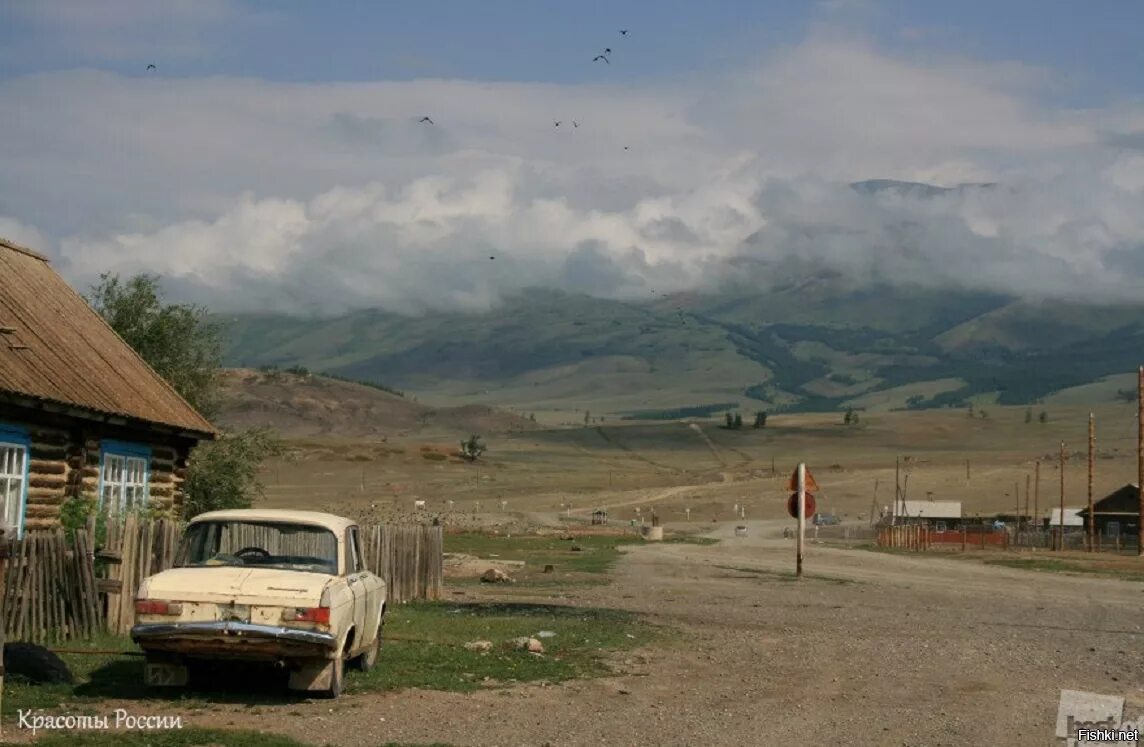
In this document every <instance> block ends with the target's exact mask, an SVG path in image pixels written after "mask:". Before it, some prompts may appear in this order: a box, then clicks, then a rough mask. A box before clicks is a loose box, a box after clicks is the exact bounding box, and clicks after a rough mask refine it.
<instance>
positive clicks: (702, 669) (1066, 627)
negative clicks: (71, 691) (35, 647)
mask: <svg viewBox="0 0 1144 747" xmlns="http://www.w3.org/2000/svg"><path fill="white" fill-rule="evenodd" d="M749 526H750V528H749V534H748V536H747V537H736V536H734V530H733V526H732V525H726V526H721V527H720V528H719V529H718V530H717V531H716V534H717V535H718V536H720V537H721V538H722V539H723V541H722V542H720V543H719V544H716V545H711V546H696V545H678V544H672V545H645V546H638V547H634V548H633V549H632V550H631V551H629V552H628V553H627V555H626V557H625V558H624V559H623V561H622V562H621V563H620V565H619V567H618V568H617V570H616V572H615V581H614V583H612V584H611V585H608V586H604V587H595V588H579V589H575V590H572V589H570V590H569V591H568V593H569V594H570V595H571V597H572V601H571V603H572V604H575V605H591V606H610V607H616V608H623V609H629V610H633V611H637V612H641V613H644V614H646V615H647V617H648V620H649V621H650V622H652V623H655V624H661V625H667V626H670V627H672V628H675V629H677V630H680V631H682V632H683V634H684V637H683V638H682V640H681V641H680V642H678V643H675V644H672V645H670V646H669V648H667V649H665V650H656V651H642V652H635V653H629V654H626V655H623V656H621V657H620V658H619V659H617V661H616V662H615V664H616V667H617V670H618V674H617V676H615V677H611V678H607V679H600V680H592V681H580V682H573V683H569V684H565V685H560V686H542V685H530V686H523V687H518V688H515V689H511V690H500V691H483V692H478V693H475V694H471V695H461V694H455V693H440V692H417V691H408V692H397V693H378V694H368V695H357V696H351V697H348V698H345V700H344V702H343V701H339V703H338V704H337V705H336V706H333V710H331V706H330V705H329V704H328V703H320V702H314V703H308V704H302V705H291V706H290V707H289V708H290V711H291V715H290V716H287V715H286V714H284V713H271V712H263V713H258V714H252V713H249V712H248V711H245V710H244V709H242V708H237V707H236V708H229V707H219V708H218V709H216V710H212V711H211V712H209V713H204V712H202V711H196V712H190V713H188V715H187V719H188V721H189V722H190V723H193V724H195V725H207V724H211V725H218V726H234V727H245V728H257V729H261V730H266V731H273V732H280V733H287V734H291V735H293V736H296V737H299V738H301V739H304V740H307V741H312V742H314V743H316V744H324V743H332V744H339V745H341V744H344V745H351V744H376V743H381V742H384V741H388V740H393V741H399V742H421V743H428V742H437V741H441V742H447V743H450V744H454V745H544V744H549V745H561V746H563V745H650V744H654V745H733V746H734V747H745V746H746V745H762V744H767V745H786V744H790V745H968V744H988V745H1050V744H1054V740H1053V738H1052V732H1053V728H1054V721H1055V715H1056V708H1057V702H1058V698H1059V695H1060V690H1061V689H1062V688H1069V689H1080V690H1090V691H1094V692H1100V693H1108V694H1117V695H1127V696H1130V697H1136V698H1144V630H1142V626H1144V614H1142V612H1144V584H1140V583H1132V582H1127V581H1119V580H1109V579H1097V578H1080V577H1069V576H1062V575H1059V574H1049V573H1037V572H1029V571H1019V570H1012V569H1006V568H997V567H992V566H988V567H987V566H981V565H978V564H974V563H968V562H964V561H957V560H943V559H932V558H918V557H906V556H902V555H889V554H882V553H875V552H869V551H862V550H845V549H833V548H827V547H823V546H817V545H811V546H810V547H808V549H807V553H806V570H807V574H808V575H807V577H806V578H804V579H803V580H801V581H794V580H792V579H790V578H789V576H786V575H782V574H785V573H787V572H789V571H791V570H792V567H793V547H792V544H791V541H790V540H782V539H781V538H780V539H774V538H773V536H774V534H775V528H776V527H775V525H768V524H766V523H764V522H754V523H751V524H750V525H749ZM514 599H517V600H520V599H521V598H520V597H519V596H516V595H514ZM542 601H545V602H550V601H551V599H547V598H545V599H543V600H542ZM140 707H141V704H138V703H136V704H133V705H132V708H133V710H134V711H139V710H140Z"/></svg>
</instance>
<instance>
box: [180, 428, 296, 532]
mask: <svg viewBox="0 0 1144 747" xmlns="http://www.w3.org/2000/svg"><path fill="white" fill-rule="evenodd" d="M281 453H282V444H281V442H280V441H279V440H278V439H277V437H275V436H274V434H273V432H272V431H270V430H269V429H268V428H255V429H252V430H248V431H242V432H240V433H224V434H223V435H221V436H220V437H219V438H218V440H216V441H204V442H202V443H200V444H199V445H198V447H196V448H195V450H194V451H193V452H191V458H190V461H189V462H188V464H187V479H186V481H185V482H184V483H183V495H184V498H183V516H184V517H186V518H190V517H192V516H196V515H198V514H201V513H203V512H204V511H214V510H217V509H223V508H248V507H249V506H250V505H251V504H252V503H253V502H254V500H255V499H256V498H261V497H262V494H263V491H264V487H263V485H262V483H261V482H260V481H259V479H258V469H259V467H260V466H261V465H262V462H263V460H265V459H267V458H269V457H272V456H276V455H278V454H281Z"/></svg>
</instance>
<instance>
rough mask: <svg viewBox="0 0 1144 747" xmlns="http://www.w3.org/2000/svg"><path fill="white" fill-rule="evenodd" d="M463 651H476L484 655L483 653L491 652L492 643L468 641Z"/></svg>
mask: <svg viewBox="0 0 1144 747" xmlns="http://www.w3.org/2000/svg"><path fill="white" fill-rule="evenodd" d="M465 649H466V650H468V651H478V652H480V653H484V652H485V651H492V650H493V642H492V641H469V642H468V643H466V644H465Z"/></svg>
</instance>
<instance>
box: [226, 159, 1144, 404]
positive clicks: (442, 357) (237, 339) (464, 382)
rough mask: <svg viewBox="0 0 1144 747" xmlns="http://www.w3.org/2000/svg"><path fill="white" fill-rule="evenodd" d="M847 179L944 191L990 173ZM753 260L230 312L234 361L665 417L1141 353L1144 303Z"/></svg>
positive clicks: (1010, 380) (453, 394) (1010, 395)
mask: <svg viewBox="0 0 1144 747" xmlns="http://www.w3.org/2000/svg"><path fill="white" fill-rule="evenodd" d="M851 186H852V187H853V188H854V189H856V190H858V191H863V192H881V191H886V190H890V191H894V192H899V193H903V192H904V193H911V194H915V195H917V194H920V195H922V196H933V195H936V194H941V193H943V192H944V191H945V190H948V189H987V188H990V187H992V186H994V185H989V184H968V185H959V186H958V187H954V188H943V187H934V186H932V185H926V184H915V183H909V182H896V181H891V180H871V181H866V182H857V183H855V184H853V185H851ZM745 261H750V260H745ZM756 264H759V265H761V264H762V263H757V262H756ZM754 269H756V270H765V271H767V272H769V282H768V283H767V285H766V287H765V288H754V287H737V288H725V289H723V290H721V291H718V292H714V291H711V292H707V293H686V294H674V295H662V294H661V295H658V296H652V297H649V298H648V299H647V300H645V301H618V300H608V299H601V298H595V297H591V296H588V295H584V294H573V293H566V292H560V291H555V290H552V289H532V290H526V291H523V292H520V293H518V294H517V295H514V296H510V297H507V298H505V299H504V300H503V302H502V303H501V304H500V305H499V306H497V307H496V308H494V309H492V310H491V311H488V312H487V313H481V314H476V313H461V312H437V313H429V314H424V315H421V316H417V317H406V316H401V315H398V314H393V313H389V312H384V311H379V310H362V311H354V312H351V313H348V314H344V315H341V316H338V317H334V318H325V319H318V318H299V317H290V316H285V315H278V314H246V315H239V316H230V317H226V318H225V321H226V322H227V326H228V330H229V336H228V343H227V349H226V362H227V364H228V365H231V366H236V367H258V366H278V367H288V366H302V367H305V368H307V369H309V370H311V371H316V372H327V373H331V374H334V375H337V376H341V377H346V378H349V379H356V380H361V381H367V382H371V383H375V384H384V385H387V386H391V387H395V388H399V389H403V390H406V391H411V392H415V393H417V394H418V395H419V396H420V397H423V398H425V399H426V400H429V399H434V398H435V400H436V401H439V402H442V403H444V404H461V403H465V402H473V403H481V404H488V405H500V406H506V405H507V406H512V407H514V408H517V409H519V410H522V411H526V412H527V411H530V410H531V411H542V410H568V411H584V410H590V411H591V412H594V413H598V414H605V413H606V414H609V415H612V416H613V417H620V418H624V417H627V418H636V417H642V418H656V417H676V416H679V415H680V414H681V413H683V414H692V415H702V414H709V413H714V412H718V411H721V410H723V409H728V408H744V409H749V410H769V411H782V410H788V411H791V410H802V411H806V410H820V411H822V410H837V409H840V408H847V407H855V408H867V409H871V408H872V409H885V408H910V409H918V408H931V407H950V406H967V405H968V404H970V403H971V402H974V403H975V402H982V401H996V402H999V403H1000V404H1025V403H1032V402H1035V401H1038V400H1041V399H1043V398H1045V397H1047V396H1050V395H1052V394H1054V393H1056V392H1059V391H1061V390H1063V389H1067V388H1070V387H1076V386H1080V385H1084V384H1088V383H1091V382H1094V381H1098V380H1101V379H1103V378H1105V377H1108V376H1110V375H1114V374H1123V373H1128V372H1132V371H1134V370H1135V369H1136V367H1137V366H1138V365H1139V364H1140V362H1141V361H1142V360H1144V353H1142V352H1141V351H1142V350H1144V305H1123V304H1121V305H1096V304H1081V303H1063V302H1056V301H1031V300H1027V299H1021V298H1018V297H1016V296H1011V295H1006V294H1003V293H994V292H981V291H975V290H970V289H957V288H946V289H939V288H933V287H923V286H917V285H901V284H895V285H891V284H888V283H874V284H867V285H863V286H859V285H856V284H855V283H854V282H852V281H850V280H849V279H848V278H846V277H845V276H843V275H841V274H840V273H838V272H834V271H826V270H824V269H822V268H820V267H814V266H809V265H804V266H799V265H797V264H796V263H791V262H787V263H785V264H784V265H783V266H782V267H775V268H767V267H756V268H754ZM1106 394H1107V395H1108V396H1114V394H1115V393H1114V392H1106Z"/></svg>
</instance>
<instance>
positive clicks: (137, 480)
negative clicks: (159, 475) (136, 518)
mask: <svg viewBox="0 0 1144 747" xmlns="http://www.w3.org/2000/svg"><path fill="white" fill-rule="evenodd" d="M101 462H102V468H101V470H100V480H99V506H100V509H101V510H105V511H107V512H108V513H110V514H122V513H125V512H127V511H132V510H136V509H140V508H143V507H144V506H146V505H147V501H148V499H149V498H150V488H149V485H148V483H149V478H150V474H149V473H150V469H149V467H150V464H151V450H150V449H148V448H147V447H145V446H138V445H135V444H126V443H121V442H119V441H105V442H104V444H103V456H102V459H101Z"/></svg>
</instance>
